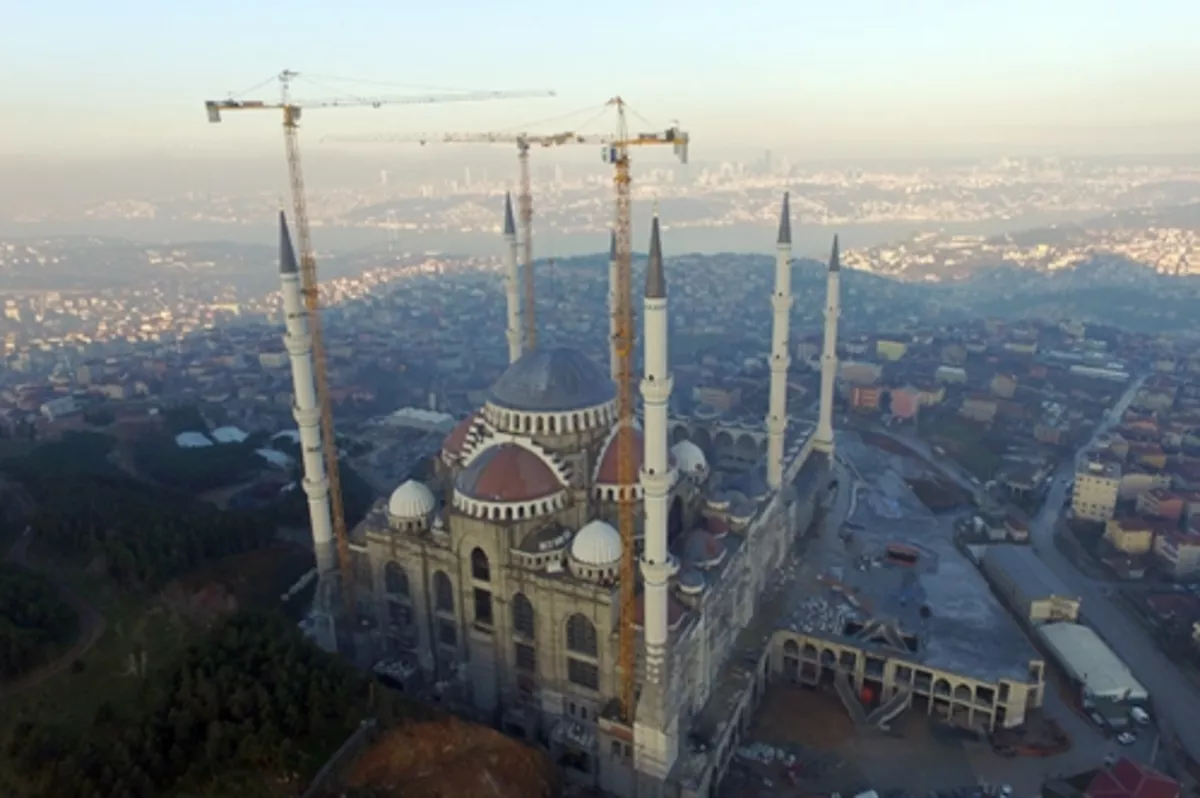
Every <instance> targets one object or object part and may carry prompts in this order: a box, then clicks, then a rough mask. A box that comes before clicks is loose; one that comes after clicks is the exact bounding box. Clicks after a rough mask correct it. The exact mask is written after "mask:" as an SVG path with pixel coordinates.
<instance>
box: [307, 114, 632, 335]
mask: <svg viewBox="0 0 1200 798" xmlns="http://www.w3.org/2000/svg"><path fill="white" fill-rule="evenodd" d="M324 140H325V141H343V142H360V143H363V142H372V143H385V142H414V143H417V144H420V145H422V146H424V145H426V144H430V143H443V144H516V145H517V160H518V163H519V164H520V180H521V186H520V190H519V191H518V192H517V214H518V216H520V220H521V279H522V283H523V289H524V294H525V295H524V297H523V298H522V302H523V303H524V306H525V307H524V315H523V318H524V325H525V329H524V336H523V337H524V339H525V341H524V345H523V346H522V350H523V351H526V352H528V351H529V350H530V349H534V348H536V347H537V318H536V306H535V300H536V295H535V291H534V275H533V189H532V187H531V185H530V183H531V180H530V174H529V150H530V149H531V148H532V147H534V146H538V147H562V146H564V145H567V144H601V145H607V144H610V143H611V142H612V141H613V137H612V136H603V135H588V134H583V133H575V132H571V131H564V132H561V133H546V134H535V133H412V134H401V135H385V136H374V137H348V138H347V137H337V136H333V137H327V138H326V139H324Z"/></svg>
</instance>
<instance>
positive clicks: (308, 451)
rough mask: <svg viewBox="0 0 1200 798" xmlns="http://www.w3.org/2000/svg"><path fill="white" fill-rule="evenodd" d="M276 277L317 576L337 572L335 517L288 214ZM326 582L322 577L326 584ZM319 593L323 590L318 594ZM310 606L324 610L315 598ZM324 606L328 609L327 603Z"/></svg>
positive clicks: (328, 625) (331, 643)
mask: <svg viewBox="0 0 1200 798" xmlns="http://www.w3.org/2000/svg"><path fill="white" fill-rule="evenodd" d="M279 277H280V282H281V288H280V292H281V293H282V295H283V310H284V316H285V319H286V324H287V332H286V333H285V334H284V336H283V343H284V346H285V347H286V348H287V351H288V357H289V358H290V360H291V365H292V396H293V399H292V415H293V416H294V417H295V419H296V426H297V428H298V429H299V431H300V456H301V460H302V464H303V466H304V478H303V480H302V481H301V486H302V487H303V489H304V493H305V495H306V496H307V497H308V519H309V524H310V526H311V527H312V541H313V553H314V554H315V556H316V561H317V575H318V579H320V580H328V579H331V578H333V577H335V575H336V574H335V572H336V566H337V559H336V553H335V550H334V541H333V520H332V516H331V515H330V510H329V481H328V479H327V478H326V476H325V460H324V459H323V456H322V448H321V427H320V424H321V410H320V407H319V406H318V405H317V389H316V383H315V381H314V379H313V359H312V335H311V334H310V332H309V329H308V311H307V309H306V308H305V306H304V300H303V297H302V296H301V293H300V268H299V265H298V263H297V261H296V250H295V248H294V247H293V246H292V236H291V232H290V231H289V230H288V223H287V216H286V215H285V214H284V212H283V211H282V210H281V211H280V212H279ZM327 587H328V581H326V588H327ZM318 595H321V593H319V594H318ZM314 609H316V610H318V612H321V611H322V608H320V607H319V606H318V605H317V604H316V603H314ZM325 609H327V608H325ZM322 621H323V622H322V623H320V624H319V628H320V630H321V631H320V633H321V635H322V636H323V639H322V640H321V645H322V646H323V647H325V648H327V649H329V650H334V649H335V648H336V638H335V636H334V629H333V619H332V616H330V615H328V614H327V613H326V614H325V617H324V618H322Z"/></svg>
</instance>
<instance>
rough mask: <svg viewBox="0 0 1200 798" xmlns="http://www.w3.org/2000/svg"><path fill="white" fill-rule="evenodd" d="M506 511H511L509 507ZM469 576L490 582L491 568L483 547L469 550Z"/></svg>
mask: <svg viewBox="0 0 1200 798" xmlns="http://www.w3.org/2000/svg"><path fill="white" fill-rule="evenodd" d="M508 512H509V513H511V512H512V508H511V507H510V508H508ZM471 577H472V578H474V579H477V580H479V581H480V582H490V581H491V579H492V569H491V568H490V567H488V558H487V555H486V554H484V553H483V549H480V548H476V549H475V550H474V551H472V552H471Z"/></svg>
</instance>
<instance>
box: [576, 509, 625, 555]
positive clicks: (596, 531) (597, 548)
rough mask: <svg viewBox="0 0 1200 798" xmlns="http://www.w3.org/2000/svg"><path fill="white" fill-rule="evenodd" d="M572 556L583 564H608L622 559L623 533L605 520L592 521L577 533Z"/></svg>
mask: <svg viewBox="0 0 1200 798" xmlns="http://www.w3.org/2000/svg"><path fill="white" fill-rule="evenodd" d="M571 558H572V559H573V560H575V561H576V562H578V563H580V564H582V565H592V566H606V565H612V564H614V563H616V562H619V561H620V559H621V533H620V532H618V531H617V530H616V529H614V528H613V527H612V524H609V523H607V522H605V521H600V520H596V521H591V522H589V523H588V524H586V525H585V526H584V527H583V529H581V530H579V531H578V532H576V533H575V540H573V541H572V542H571Z"/></svg>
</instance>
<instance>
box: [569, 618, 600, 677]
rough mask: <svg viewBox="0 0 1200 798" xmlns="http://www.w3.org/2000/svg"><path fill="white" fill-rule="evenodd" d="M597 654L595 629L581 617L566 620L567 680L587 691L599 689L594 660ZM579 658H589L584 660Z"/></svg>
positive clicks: (598, 671) (597, 666)
mask: <svg viewBox="0 0 1200 798" xmlns="http://www.w3.org/2000/svg"><path fill="white" fill-rule="evenodd" d="M598 653H599V648H598V646H597V644H596V627H595V625H594V624H593V623H592V622H591V621H589V620H588V619H587V618H586V617H584V616H583V615H579V614H575V615H572V616H571V617H570V618H568V619H567V654H568V656H567V680H568V681H569V682H571V683H572V684H577V685H579V686H580V687H586V688H588V689H589V690H599V689H600V668H599V665H598V663H596V662H595V661H594V660H595V658H596V656H597V654H598ZM579 657H589V658H590V659H588V660H584V659H579Z"/></svg>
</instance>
